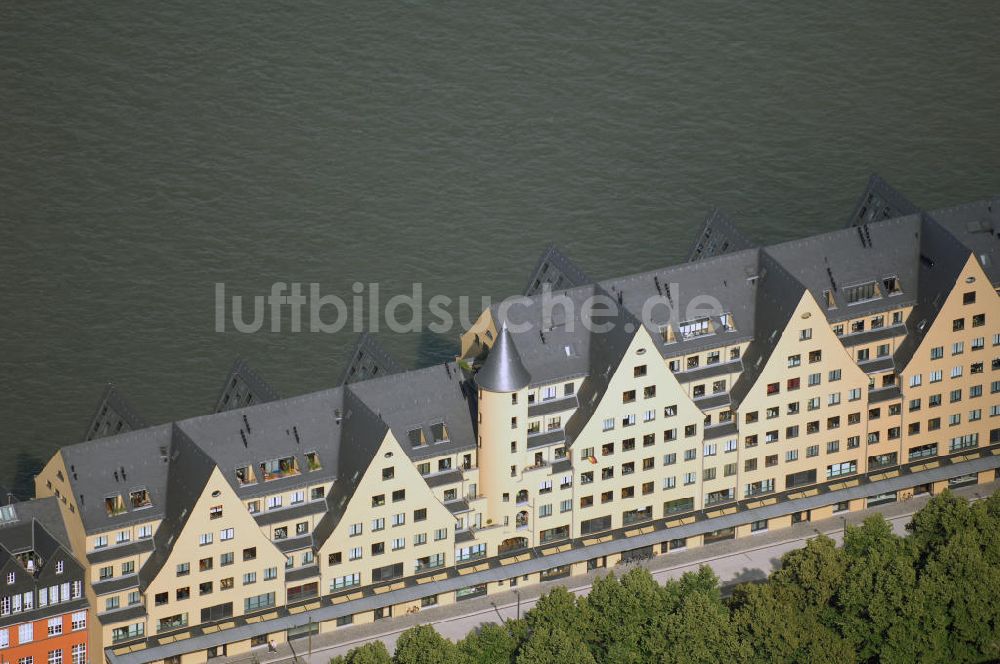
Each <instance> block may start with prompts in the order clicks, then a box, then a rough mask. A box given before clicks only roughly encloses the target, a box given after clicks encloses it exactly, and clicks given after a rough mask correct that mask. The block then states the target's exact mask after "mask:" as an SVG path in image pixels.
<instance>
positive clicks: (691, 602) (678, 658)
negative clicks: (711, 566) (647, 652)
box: [660, 592, 751, 664]
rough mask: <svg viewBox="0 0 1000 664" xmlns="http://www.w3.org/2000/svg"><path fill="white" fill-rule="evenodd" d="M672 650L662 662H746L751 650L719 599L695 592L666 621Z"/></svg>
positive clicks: (711, 663)
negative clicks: (740, 638)
mask: <svg viewBox="0 0 1000 664" xmlns="http://www.w3.org/2000/svg"><path fill="white" fill-rule="evenodd" d="M666 628H667V633H668V635H669V639H670V642H671V643H670V647H669V648H667V649H666V650H665V651H664V652H663V653H662V659H661V660H660V661H662V662H664V663H669V662H677V663H678V664H718V662H744V661H748V660H749V658H750V654H751V653H750V651H749V649H748V648H747V647H746V645H745V644H743V643H740V640H739V639H738V638H737V634H736V628H735V625H734V624H733V622H732V621H731V620H730V616H729V611H728V609H727V608H726V606H725V605H724V604H723V603H722V601H721V600H720V599H719V598H718V597H712V596H711V595H709V594H707V593H704V592H694V593H691V594H690V595H689V596H687V597H685V598H684V599H683V600H682V601H681V606H680V607H679V609H678V611H677V612H676V613H673V614H671V615H670V616H669V618H668V619H667V622H666Z"/></svg>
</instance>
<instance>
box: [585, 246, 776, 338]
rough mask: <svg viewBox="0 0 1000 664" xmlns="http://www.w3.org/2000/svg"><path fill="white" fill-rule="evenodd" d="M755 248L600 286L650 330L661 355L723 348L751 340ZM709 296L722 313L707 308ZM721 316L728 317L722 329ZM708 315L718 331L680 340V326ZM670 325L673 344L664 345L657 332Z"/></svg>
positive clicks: (755, 260)
mask: <svg viewBox="0 0 1000 664" xmlns="http://www.w3.org/2000/svg"><path fill="white" fill-rule="evenodd" d="M758 254H759V250H758V249H746V250H743V251H737V252H732V253H727V254H723V255H721V256H715V257H713V258H705V259H703V260H699V261H695V262H693V263H682V264H680V265H674V266H670V267H665V268H661V269H658V270H653V271H651V272H643V273H641V274H634V275H631V276H627V277H620V278H617V279H609V280H607V281H603V282H601V285H602V286H603V287H604V288H605V289H606V290H607V291H608V292H609V293H611V294H612V295H613V296H614V297H615V298H618V297H619V293H620V294H621V301H622V302H623V304H624V306H625V307H626V308H628V309H629V311H631V312H632V313H633V315H635V316H636V317H638V318H641V319H642V322H643V324H645V325H646V328H647V329H648V330H649V333H650V335H652V337H653V340H654V341H655V342H656V343H657V346H658V347H659V349H660V352H661V353H662V354H663V356H664V357H676V356H680V355H685V354H689V353H697V352H700V351H703V350H707V349H709V348H717V347H719V346H722V345H725V344H735V343H740V342H743V341H747V340H749V339H751V338H753V334H754V320H755V317H754V302H755V300H754V281H755V280H756V277H757V273H758V270H759V267H758V260H759V258H758ZM706 295H710V296H712V298H714V299H715V301H717V302H718V304H719V307H720V309H721V310H719V311H715V310H712V311H710V312H709V313H706V310H708V309H709V308H708V307H706V306H705V302H704V297H705V296H706ZM651 301H655V302H658V303H659V304H657V306H655V307H653V308H651V309H650V310H649V312H648V315H644V313H643V307H645V306H647V303H649V302H651ZM722 314H729V321H728V325H726V326H723V325H722V321H721V315H722ZM706 315H708V317H709V318H711V319H712V321H713V324H714V325H715V328H716V330H717V332H716V333H715V334H704V335H700V336H689V337H687V338H685V337H683V336H681V334H680V330H679V327H678V324H679V323H683V322H686V321H688V320H691V319H695V318H702V317H704V316H706ZM668 326H669V327H670V328H671V329H672V331H673V334H674V337H675V338H676V341H674V342H672V343H668V342H667V341H665V340H664V339H663V336H662V335H661V329H665V328H666V327H668Z"/></svg>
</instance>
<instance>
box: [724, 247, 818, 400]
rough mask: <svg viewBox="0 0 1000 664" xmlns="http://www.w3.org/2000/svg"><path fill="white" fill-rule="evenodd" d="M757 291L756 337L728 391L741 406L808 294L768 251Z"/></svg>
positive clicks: (764, 258)
mask: <svg viewBox="0 0 1000 664" xmlns="http://www.w3.org/2000/svg"><path fill="white" fill-rule="evenodd" d="M755 288H756V293H755V296H754V300H755V302H756V307H755V310H754V314H755V321H754V332H755V337H754V341H753V343H751V344H750V345H749V346H748V347H747V350H746V352H745V353H744V354H743V372H742V373H741V374H740V376H739V378H737V379H736V382H735V383H734V384H733V386H732V388H731V389H730V391H729V397H730V399H731V400H732V403H733V404H734V405H738V404H739V403H740V402H742V401H743V397H745V396H746V394H747V392H749V391H750V388H751V387H753V385H754V383H755V382H757V378H758V377H759V376H760V372H761V371H763V370H764V367H765V366H766V365H767V361H768V359H769V358H770V357H771V354H772V353H773V352H774V349H775V347H776V346H777V344H778V340H779V339H780V337H781V333H782V332H783V331H784V329H785V327H786V326H787V325H788V321H789V319H790V318H791V316H792V314H793V313H794V312H795V308H796V307H797V306H798V304H799V302H800V301H801V299H802V295H803V293H805V290H806V289H805V286H804V285H803V284H802V282H800V281H799V280H798V279H796V278H795V276H794V275H792V273H791V272H789V271H788V270H786V269H785V267H784V265H782V264H781V263H779V262H778V261H777V260H775V257H774V256H772V255H771V253H770V251H769V250H762V251H761V252H760V275H759V276H758V278H757V281H756V285H755Z"/></svg>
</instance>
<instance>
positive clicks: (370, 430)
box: [312, 378, 406, 549]
mask: <svg viewBox="0 0 1000 664" xmlns="http://www.w3.org/2000/svg"><path fill="white" fill-rule="evenodd" d="M380 380H386V379H385V378H383V379H380ZM367 382H371V381H366V383H367ZM366 383H359V385H364V384H366ZM336 426H337V428H338V429H339V430H340V441H341V446H342V448H343V449H344V450H345V452H349V453H345V454H343V455H342V458H341V459H340V463H339V464H338V466H337V476H336V479H335V481H334V483H333V488H332V489H331V490H330V492H329V493H328V494H327V497H326V504H327V512H326V514H324V515H323V517H322V518H321V519H320V520H319V523H317V524H316V527H315V528H314V529H313V533H312V536H313V542H314V546H315V547H316V548H317V549H318V548H319V547H321V546H322V545H323V542H325V541H326V540H327V538H328V537H330V535H332V534H333V531H334V530H336V528H337V525H338V524H339V523H340V520H341V518H342V517H343V515H344V509H345V508H346V507H347V503H348V501H349V500H350V499H351V496H353V495H354V490H355V489H356V488H357V486H358V483H359V482H360V481H361V478H362V477H364V474H365V471H366V470H368V466H369V465H371V462H372V459H373V458H374V457H375V454H376V453H377V452H378V449H379V447H380V446H381V445H382V441H383V440H385V436H386V433H387V432H388V430H389V428H388V426H386V423H385V422H384V421H382V419H381V418H379V416H378V415H377V414H376V413H375V412H373V411H372V410H371V409H370V408H369V407H368V406H366V405H365V403H364V402H363V401H362V400H361V399H359V398H358V397H357V395H355V394H354V392H353V390H347V391H346V392H345V393H344V402H343V414H342V417H341V419H340V421H339V422H338V423H337V425H336ZM403 447H404V448H405V447H406V445H405V443H404V444H403Z"/></svg>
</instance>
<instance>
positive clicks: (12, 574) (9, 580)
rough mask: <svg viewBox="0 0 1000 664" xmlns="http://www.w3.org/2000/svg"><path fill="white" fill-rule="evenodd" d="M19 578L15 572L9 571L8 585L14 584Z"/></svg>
mask: <svg viewBox="0 0 1000 664" xmlns="http://www.w3.org/2000/svg"><path fill="white" fill-rule="evenodd" d="M16 580H17V576H16V575H15V574H14V573H13V572H7V585H8V586H12V585H14V581H16Z"/></svg>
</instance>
